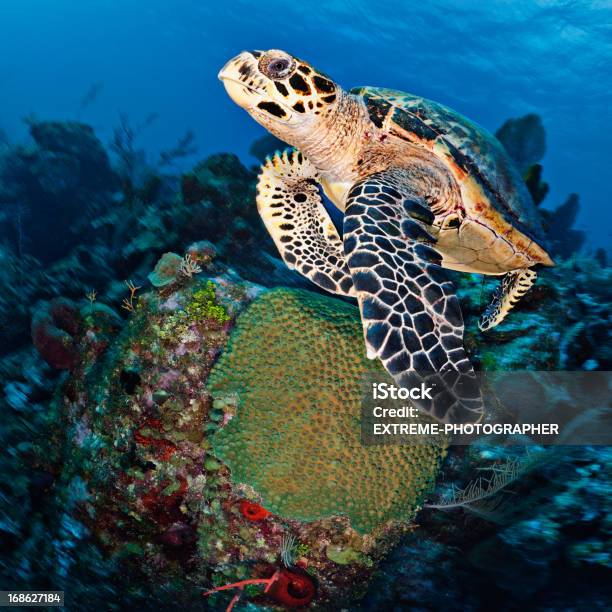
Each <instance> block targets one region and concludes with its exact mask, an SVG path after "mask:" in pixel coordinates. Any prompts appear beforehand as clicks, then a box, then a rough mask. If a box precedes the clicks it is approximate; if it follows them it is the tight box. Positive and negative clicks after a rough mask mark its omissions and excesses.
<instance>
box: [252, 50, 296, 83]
mask: <svg viewBox="0 0 612 612" xmlns="http://www.w3.org/2000/svg"><path fill="white" fill-rule="evenodd" d="M259 69H260V70H261V71H262V72H263V73H264V74H265V75H266V76H267V77H268V78H270V79H273V80H275V81H276V80H280V79H286V78H287V77H288V76H289V75H290V74H291V73H293V71H294V70H295V61H294V60H293V58H291V57H284V56H272V57H269V56H264V57H262V58H261V60H260V61H259Z"/></svg>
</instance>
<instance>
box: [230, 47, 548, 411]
mask: <svg viewBox="0 0 612 612" xmlns="http://www.w3.org/2000/svg"><path fill="white" fill-rule="evenodd" d="M219 77H220V79H221V80H222V81H223V84H224V86H225V88H226V91H227V93H228V94H229V96H230V97H231V98H232V100H233V101H234V102H235V103H236V104H238V105H239V106H240V107H241V108H243V109H244V110H246V111H247V112H248V113H249V114H250V115H251V116H252V117H253V119H255V120H256V121H257V122H258V123H260V124H261V125H263V126H264V127H265V128H266V129H268V130H269V131H270V132H271V133H272V134H274V135H275V136H277V137H278V138H280V139H281V140H283V141H285V142H287V143H288V144H289V145H291V146H292V147H294V150H289V151H285V152H284V153H277V154H276V155H274V156H272V157H271V158H269V159H268V160H267V161H266V162H265V163H264V165H263V166H262V169H261V173H260V175H259V180H258V187H257V207H258V210H259V213H260V215H261V217H262V219H263V221H264V223H265V225H266V227H267V229H268V231H269V232H270V235H271V236H272V238H273V239H274V242H275V244H276V246H277V247H278V250H279V253H280V255H281V256H282V258H283V260H284V261H285V263H286V264H287V265H288V266H289V267H290V268H293V269H296V270H298V271H299V272H300V273H301V274H303V275H304V276H306V277H307V278H309V279H310V280H311V281H312V282H313V283H315V284H316V285H318V286H319V287H321V288H323V289H325V290H326V291H329V292H331V293H337V294H339V295H344V296H349V297H354V298H357V301H358V303H359V307H360V312H361V319H362V325H363V331H364V340H365V345H366V352H367V355H368V357H369V358H371V359H374V358H378V359H380V360H381V362H382V363H383V365H384V366H385V368H386V369H387V371H388V372H389V373H390V374H391V375H392V376H393V377H394V379H395V380H396V381H397V382H398V384H400V385H401V386H404V387H409V386H414V385H415V384H418V382H419V381H421V382H422V381H426V382H427V383H428V384H430V385H431V386H432V387H433V388H435V391H434V393H433V396H434V397H433V398H432V399H431V400H429V399H422V400H420V401H419V402H418V405H419V408H421V409H423V410H424V411H426V412H428V413H430V414H432V415H433V416H434V417H435V418H436V419H438V420H440V421H443V422H475V421H479V420H480V419H482V417H483V405H482V398H481V395H480V391H479V389H478V388H477V385H476V382H475V376H474V371H473V368H472V365H471V363H470V361H469V359H468V357H467V355H466V353H465V350H464V347H463V329H464V325H463V318H462V315H461V309H460V306H459V302H458V300H457V297H456V295H455V291H454V287H453V284H452V283H451V282H450V281H449V280H448V279H447V278H446V276H445V274H444V270H443V268H449V269H454V270H459V271H466V272H478V273H482V274H490V275H505V276H504V281H503V282H502V283H501V285H500V289H499V290H498V291H497V292H496V293H495V295H494V299H493V302H492V304H491V305H490V306H489V307H488V308H487V310H486V312H485V315H484V316H483V318H482V320H481V329H490V328H491V327H493V326H494V325H497V324H498V323H499V322H500V321H502V320H503V318H504V317H505V316H506V314H507V312H508V311H509V310H510V309H511V308H512V306H513V305H514V303H515V302H516V300H517V299H519V298H520V297H522V296H523V295H524V294H525V293H526V292H527V291H528V289H529V287H530V286H531V284H532V283H533V282H534V280H535V273H533V272H532V268H533V267H534V266H536V265H553V262H552V260H551V259H550V257H549V256H548V254H547V253H546V251H545V249H544V248H543V246H542V244H541V240H540V238H539V236H540V235H541V228H540V225H539V222H538V217H537V212H536V209H535V206H534V205H533V202H531V200H530V196H529V194H528V192H527V189H526V187H525V186H524V184H523V183H522V181H521V179H520V177H519V175H518V173H517V171H516V170H515V169H514V168H513V166H512V162H511V161H510V160H509V158H508V157H507V156H506V155H505V153H504V151H503V149H502V147H501V145H500V144H499V143H498V142H497V141H496V140H495V138H494V137H493V136H491V135H490V134H488V133H487V132H486V131H485V130H484V129H483V128H481V127H479V126H477V125H476V124H475V123H472V122H471V121H469V120H468V119H466V118H464V117H462V116H461V115H460V114H458V113H455V112H454V111H452V110H450V109H448V108H446V107H444V106H442V105H441V104H437V103H435V102H431V101H429V100H425V99H423V98H419V97H417V96H413V95H410V94H405V93H402V92H399V91H394V90H390V89H377V88H370V87H362V88H358V89H353V90H351V91H348V92H347V91H345V90H343V89H342V88H341V87H340V86H339V85H338V84H337V83H335V82H334V81H332V80H331V79H330V78H329V77H328V76H327V75H325V74H324V73H322V72H320V71H318V70H316V69H315V68H314V67H313V66H311V65H310V64H308V63H307V62H305V61H303V60H300V59H298V58H296V57H294V56H292V55H289V54H288V53H286V52H284V51H280V50H270V51H265V52H263V51H250V52H249V51H245V52H243V53H241V54H240V55H238V56H237V57H235V58H233V59H232V60H230V61H229V62H228V63H227V64H226V65H225V67H224V68H223V69H222V70H221V72H220V73H219ZM321 189H322V190H323V191H324V193H325V195H326V196H327V197H328V198H329V200H331V202H332V203H333V204H334V205H335V206H336V207H337V208H338V209H339V210H340V211H342V212H343V213H344V220H343V225H342V229H341V231H338V229H337V228H336V227H335V226H334V224H333V223H332V221H331V219H330V217H329V214H328V212H327V210H326V208H325V206H324V203H323V199H322V197H321V193H320V191H321Z"/></svg>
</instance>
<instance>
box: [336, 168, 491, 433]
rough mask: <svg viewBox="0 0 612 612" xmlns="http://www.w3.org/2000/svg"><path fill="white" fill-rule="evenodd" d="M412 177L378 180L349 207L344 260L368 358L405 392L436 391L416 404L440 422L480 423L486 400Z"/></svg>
mask: <svg viewBox="0 0 612 612" xmlns="http://www.w3.org/2000/svg"><path fill="white" fill-rule="evenodd" d="M408 176H409V175H408V174H401V173H399V172H397V171H393V170H391V171H387V172H382V173H379V174H376V175H373V176H371V177H369V178H368V179H366V180H364V181H362V182H360V183H357V184H356V185H355V186H354V187H353V188H352V189H351V191H350V192H349V196H348V200H347V207H346V212H345V218H344V252H345V255H346V258H347V264H348V267H349V269H350V272H351V275H352V277H353V286H354V289H355V291H356V293H357V298H358V301H359V307H360V309H361V319H362V323H363V330H364V336H365V342H366V347H367V352H368V357H370V358H371V359H372V358H374V357H378V358H379V359H380V360H381V361H382V363H383V365H384V366H385V368H386V369H387V371H388V372H389V373H390V374H391V375H392V376H393V378H394V379H395V380H396V381H397V383H398V384H399V385H401V386H403V387H413V386H415V384H418V383H419V382H426V383H427V384H428V385H429V386H431V387H432V388H433V392H432V396H433V398H432V399H431V400H428V399H421V400H418V401H417V402H416V403H417V405H418V406H419V407H420V408H423V409H424V410H425V411H427V412H429V413H431V414H432V415H433V416H434V417H435V418H437V419H438V420H440V421H443V422H453V423H458V422H475V421H479V420H480V419H481V418H482V414H483V404H482V397H481V394H480V390H479V388H478V385H477V382H476V378H475V374H474V370H473V368H472V365H471V364H470V362H469V360H468V358H467V356H466V354H465V350H464V348H463V317H462V315H461V309H460V307H459V301H458V299H457V296H456V295H455V289H454V287H453V284H452V283H451V282H450V281H449V280H448V279H447V278H446V275H445V274H444V272H443V270H442V269H441V267H440V265H439V264H440V262H441V256H440V254H439V253H438V252H437V251H436V250H435V249H434V248H432V246H430V245H431V244H433V243H434V242H435V239H434V238H433V237H432V236H431V235H430V234H429V231H428V223H429V224H431V222H432V221H433V214H431V212H430V211H429V209H428V207H427V206H426V205H425V199H424V197H423V196H425V195H427V194H420V193H418V192H417V191H418V190H416V189H415V188H414V187H413V186H412V185H411V184H410V182H409V179H408V178H407V177H408ZM427 243H430V244H427Z"/></svg>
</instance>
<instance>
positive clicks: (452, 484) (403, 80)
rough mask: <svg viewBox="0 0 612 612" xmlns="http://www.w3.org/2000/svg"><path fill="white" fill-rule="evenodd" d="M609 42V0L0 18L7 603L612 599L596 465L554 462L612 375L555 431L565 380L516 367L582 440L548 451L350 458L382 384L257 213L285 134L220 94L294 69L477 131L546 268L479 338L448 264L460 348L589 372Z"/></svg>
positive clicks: (109, 11) (482, 293)
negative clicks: (513, 178) (501, 159)
mask: <svg viewBox="0 0 612 612" xmlns="http://www.w3.org/2000/svg"><path fill="white" fill-rule="evenodd" d="M611 30H612V5H611V4H610V3H609V2H604V1H602V2H575V1H565V2H560V1H554V0H551V1H540V2H526V1H525V2H519V1H516V2H514V1H513V2H510V1H508V2H500V1H495V2H472V1H471V0H468V1H465V2H422V3H421V2H418V3H417V2H400V1H399V0H396V1H393V2H391V1H381V2H361V1H359V2H357V1H334V2H325V3H323V2H313V3H308V2H299V3H298V2H280V1H278V0H274V1H272V0H271V1H268V2H257V3H251V2H243V1H235V2H232V3H213V2H207V1H201V2H197V1H195V0H172V1H166V2H161V1H155V0H151V1H149V2H143V1H138V2H136V1H132V2H115V1H110V0H109V1H103V0H92V1H90V2H87V3H84V2H77V1H76V0H74V1H73V0H56V1H54V2H49V1H44V0H21V1H19V2H16V1H15V2H9V1H6V2H2V3H0V101H1V102H2V104H1V105H0V283H1V286H2V290H1V291H0V389H1V392H0V445H1V446H2V453H1V454H0V587H1V588H3V589H11V588H12V589H63V590H64V591H65V596H66V606H67V608H68V609H73V610H89V609H92V610H93V609H112V610H123V609H130V608H132V609H133V608H137V609H152V610H153V609H160V608H161V607H164V608H165V609H169V610H171V609H212V610H224V609H226V608H227V607H228V606H231V605H233V606H234V609H235V610H282V609H290V608H296V607H298V608H299V607H302V608H303V607H311V608H313V609H323V610H336V609H347V610H354V611H357V610H364V611H365V610H404V609H414V610H439V609H440V610H441V609H444V610H489V609H498V610H516V609H524V610H528V609H537V610H586V609H588V610H605V609H610V607H611V605H612V586H611V585H612V580H611V577H612V521H611V517H612V482H611V480H610V474H611V473H612V453H611V451H610V448H609V447H606V446H598V445H596V444H593V445H581V446H576V445H572V444H571V434H572V433H574V434H575V432H577V431H578V432H580V431H581V428H584V427H586V428H587V430H588V426H591V427H592V426H593V423H594V424H595V426H596V427H600V428H603V427H605V428H608V429H607V430H608V431H609V427H610V422H609V415H610V397H611V394H610V388H609V385H608V386H606V385H605V384H602V385H601V386H600V387H598V388H597V389H596V390H595V391H594V392H593V393H592V395H591V396H590V397H589V405H588V407H587V408H586V409H585V410H584V411H583V413H582V414H580V415H579V416H578V417H575V418H574V416H573V415H574V414H575V408H576V406H580V405H581V403H580V402H581V396H580V389H577V388H576V387H575V386H573V385H572V384H571V382H570V379H569V378H568V379H567V381H566V382H561V383H559V380H561V381H563V380H564V379H563V378H561V379H558V378H552V377H551V378H547V377H546V376H542V375H536V374H534V375H533V379H532V380H531V382H530V385H531V392H532V393H533V395H534V396H536V397H538V398H539V402H540V407H541V413H542V415H544V416H545V417H550V419H554V418H557V415H559V414H565V415H572V418H573V420H572V421H571V422H570V423H569V424H568V425H567V431H568V432H569V434H570V437H567V438H562V439H561V440H560V442H561V444H560V445H557V446H554V447H544V446H540V445H539V444H535V443H531V444H529V445H528V444H527V443H526V442H525V440H517V441H516V445H503V446H502V445H497V444H493V443H491V442H489V443H486V441H482V442H479V443H477V444H474V445H472V446H469V447H457V446H454V447H450V448H447V447H446V445H445V444H444V443H436V444H431V445H427V446H417V447H415V446H411V445H397V446H390V447H364V446H363V445H361V444H360V438H359V429H358V427H357V429H356V426H355V423H358V422H359V417H360V412H359V411H360V401H361V396H360V382H361V380H362V379H363V376H364V375H365V374H366V373H371V370H372V368H374V371H375V374H376V375H378V376H385V374H384V372H383V371H382V369H380V370H376V365H375V364H373V363H372V362H369V361H368V360H366V358H365V352H364V347H363V336H362V332H361V326H360V321H359V314H358V311H357V309H356V307H355V306H354V304H353V303H352V302H350V301H347V300H341V299H338V298H334V297H332V296H330V295H329V294H326V293H325V292H323V291H321V290H319V289H317V288H316V287H315V286H314V285H312V284H311V283H309V282H308V281H307V280H306V279H304V278H303V277H301V276H299V275H298V274H297V273H295V272H293V271H290V270H288V269H287V267H286V266H285V265H284V264H283V263H282V261H281V260H280V258H279V256H278V252H277V250H276V248H275V246H274V244H273V243H272V241H271V239H270V237H269V236H268V234H267V232H266V230H265V228H264V227H263V224H262V223H261V220H260V219H259V216H258V214H257V211H256V206H255V201H254V197H255V185H256V177H257V172H258V165H259V163H260V162H261V161H262V160H263V159H264V158H265V156H266V155H267V154H270V153H272V152H273V151H274V150H275V149H276V148H277V147H278V146H279V143H278V142H277V141H275V140H274V139H272V138H270V137H268V136H266V134H265V132H264V130H263V128H260V127H259V126H258V125H256V124H255V122H254V121H252V119H250V118H249V117H248V116H247V114H246V113H244V112H243V111H242V110H240V109H239V108H238V107H237V106H236V105H234V104H233V103H232V102H231V100H230V99H229V98H228V97H227V94H226V93H225V91H224V89H223V86H222V85H221V83H220V82H219V81H218V80H217V73H218V71H219V69H220V68H221V67H222V66H223V64H224V63H225V62H226V61H227V60H228V59H229V58H231V57H233V56H234V55H236V54H237V53H238V52H239V51H241V50H242V49H269V48H280V49H285V50H286V51H288V52H290V53H293V54H295V55H297V56H299V57H303V58H304V59H305V60H307V61H309V62H310V63H312V64H313V65H315V66H316V67H317V68H319V69H321V70H322V71H323V72H325V73H327V74H329V75H330V76H331V77H332V78H333V79H335V80H336V81H338V82H339V83H340V84H341V85H343V86H345V87H347V88H349V87H353V86H357V85H364V84H367V85H375V86H384V87H393V88H397V89H401V90H405V91H409V92H411V93H414V94H418V95H422V96H425V97H428V98H431V99H434V100H436V101H438V102H442V103H444V104H446V105H448V106H450V107H452V108H453V109H455V110H457V111H459V112H461V113H463V114H465V115H466V116H467V117H469V118H470V119H472V120H474V121H476V122H478V123H480V124H481V125H483V126H484V127H486V128H487V129H488V130H490V131H491V132H492V133H495V134H496V135H497V137H498V139H499V140H500V141H501V142H502V144H503V146H504V147H505V148H506V150H507V152H508V154H509V156H510V157H511V158H512V159H513V161H514V162H515V164H516V166H517V168H518V169H519V171H520V172H521V174H522V175H523V177H524V180H525V182H526V184H527V187H528V190H529V192H530V194H531V196H532V198H533V200H534V204H535V205H536V206H537V210H538V211H539V216H540V218H541V221H542V224H543V226H544V231H545V234H546V236H545V237H546V241H547V244H548V245H549V249H550V252H551V254H552V256H553V258H554V259H555V261H556V263H557V266H556V267H554V268H550V269H546V270H544V271H542V273H541V274H540V277H539V279H538V282H537V284H536V285H535V287H534V288H533V289H532V290H531V291H530V293H529V294H528V296H527V298H526V299H524V300H523V301H522V302H521V303H520V304H518V305H517V307H516V308H515V310H513V312H512V314H511V316H510V317H508V319H507V320H506V321H504V323H503V324H502V325H500V326H499V327H497V328H495V329H494V330H491V331H489V332H486V333H482V332H480V331H479V330H478V327H477V320H478V317H479V316H480V314H481V312H482V310H483V309H484V307H485V306H486V304H487V302H488V299H489V295H490V294H491V292H492V291H493V288H494V286H495V280H494V279H491V278H483V277H482V276H480V275H476V274H452V278H453V280H454V282H455V283H456V285H457V289H458V295H459V299H460V302H461V307H462V311H463V314H464V319H465V324H466V329H465V347H466V351H467V352H468V353H469V356H470V359H471V361H472V363H473V364H474V366H475V368H476V369H477V370H479V371H485V372H495V371H501V372H510V371H514V370H525V371H527V372H528V373H529V372H538V371H539V372H542V371H580V372H591V371H603V372H609V371H610V370H611V369H612V343H611V341H610V340H611V338H610V322H611V321H610V319H611V316H612V314H611V313H612V308H611V304H612V299H611V297H612V289H611V287H612V269H611V267H610V265H609V256H610V231H609V225H610V222H611V220H612V219H611V217H612V213H611V212H610V207H609V203H610V200H611V199H612V198H611V196H612V188H611V187H610V181H609V174H610V170H609V169H610V163H611V161H612V159H611V155H610V152H609V136H608V134H609V126H610V123H611V120H612V111H611V110H610V103H609V102H610V94H611V93H612V92H611V90H612V72H611V71H610V69H609V61H610V57H611V56H612V53H611V52H612V31H611ZM322 339H325V341H322ZM600 380H601V379H600ZM502 399H503V398H502ZM321 407H324V409H321ZM515 408H516V407H515V406H513V405H512V401H511V400H505V399H504V400H503V401H502V400H501V399H500V408H499V409H500V410H502V413H504V414H508V415H510V416H512V415H514V414H515V413H514V412H513V410H514V409H515ZM504 411H506V412H504ZM568 418H569V416H568ZM591 431H592V430H591ZM245 581H246V582H245ZM228 586H230V587H231V588H227V589H225V587H228ZM264 589H265V592H264Z"/></svg>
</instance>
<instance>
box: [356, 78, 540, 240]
mask: <svg viewBox="0 0 612 612" xmlns="http://www.w3.org/2000/svg"><path fill="white" fill-rule="evenodd" d="M351 93H352V94H354V95H358V96H361V97H362V98H363V99H364V102H365V103H366V106H367V108H368V112H369V114H370V118H371V119H372V121H373V122H374V123H375V124H376V125H378V127H382V125H383V120H384V118H385V117H387V116H388V115H389V113H392V121H393V123H395V124H396V125H397V126H398V127H400V128H401V129H402V130H406V131H408V132H412V133H414V134H415V135H416V136H417V137H419V138H423V139H425V140H432V139H436V138H440V137H442V138H443V139H444V140H445V141H446V143H447V144H448V146H449V148H450V149H451V151H453V155H454V156H456V159H457V160H458V161H459V163H460V165H461V166H462V167H463V168H465V169H467V171H468V172H470V173H471V174H473V175H475V178H477V179H478V180H479V182H480V183H481V184H483V186H484V187H485V190H486V193H488V194H489V199H490V204H491V206H493V207H494V208H495V210H497V211H498V212H499V213H500V214H501V215H502V217H503V218H504V219H505V220H506V221H508V222H509V223H511V224H512V225H513V226H514V227H516V228H517V229H518V230H520V231H521V232H522V233H523V234H525V235H527V236H529V238H532V239H534V240H536V241H537V242H538V243H540V244H541V243H542V242H543V241H542V237H543V231H542V225H541V221H540V215H539V214H538V211H537V209H536V207H535V204H534V203H533V200H532V198H531V195H530V194H529V191H528V190H527V186H526V185H525V182H524V181H523V179H522V178H521V176H520V174H519V172H518V169H517V168H516V167H515V165H514V162H513V161H512V160H511V159H510V157H509V156H508V154H507V153H506V151H505V149H504V147H503V145H502V144H501V143H500V142H499V141H498V140H497V138H495V136H493V135H492V134H490V133H489V132H488V131H487V130H485V129H484V128H483V127H481V126H480V125H478V124H477V123H474V122H473V121H470V120H469V119H467V118H466V117H464V116H463V115H461V114H459V113H457V112H455V111H454V110H452V109H450V108H448V107H447V106H444V105H443V104H438V103H437V102H433V101H432V100H427V99H426V98H421V97H419V96H415V95H412V94H409V93H405V92H403V91H396V90H393V89H384V88H376V87H359V88H355V89H352V90H351Z"/></svg>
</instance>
